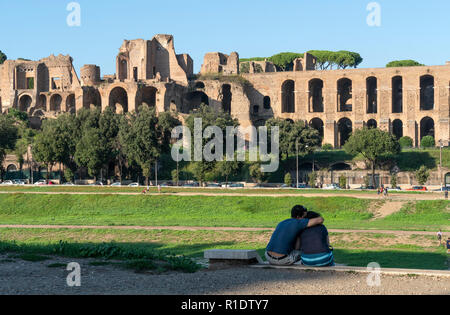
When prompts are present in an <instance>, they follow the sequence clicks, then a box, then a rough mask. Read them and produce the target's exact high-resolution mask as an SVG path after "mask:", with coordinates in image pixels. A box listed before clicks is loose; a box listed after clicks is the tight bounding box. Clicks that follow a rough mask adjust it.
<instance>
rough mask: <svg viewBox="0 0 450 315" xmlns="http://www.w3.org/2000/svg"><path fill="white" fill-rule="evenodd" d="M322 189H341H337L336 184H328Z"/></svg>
mask: <svg viewBox="0 0 450 315" xmlns="http://www.w3.org/2000/svg"><path fill="white" fill-rule="evenodd" d="M322 189H330V190H333V189H341V187H339V185H338V184H328V185H324V186H323V188H322Z"/></svg>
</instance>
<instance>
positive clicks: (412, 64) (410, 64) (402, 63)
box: [386, 60, 424, 68]
mask: <svg viewBox="0 0 450 315" xmlns="http://www.w3.org/2000/svg"><path fill="white" fill-rule="evenodd" d="M417 66H424V65H423V64H421V63H419V62H417V61H415V60H394V61H391V62H389V63H388V64H387V65H386V68H393V67H417Z"/></svg>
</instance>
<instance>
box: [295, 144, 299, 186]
mask: <svg viewBox="0 0 450 315" xmlns="http://www.w3.org/2000/svg"><path fill="white" fill-rule="evenodd" d="M295 149H296V152H297V154H296V158H297V176H296V179H297V185H296V186H295V188H298V139H296V140H295Z"/></svg>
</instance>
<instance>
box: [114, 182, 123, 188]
mask: <svg viewBox="0 0 450 315" xmlns="http://www.w3.org/2000/svg"><path fill="white" fill-rule="evenodd" d="M113 186H122V183H119V182H117V183H112V184H111V187H113Z"/></svg>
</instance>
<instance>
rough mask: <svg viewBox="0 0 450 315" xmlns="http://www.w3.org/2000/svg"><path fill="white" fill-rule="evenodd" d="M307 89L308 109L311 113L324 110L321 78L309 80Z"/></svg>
mask: <svg viewBox="0 0 450 315" xmlns="http://www.w3.org/2000/svg"><path fill="white" fill-rule="evenodd" d="M308 91H309V97H308V104H309V111H310V112H313V113H322V112H323V111H324V105H323V80H322V79H318V78H315V79H311V80H309V82H308Z"/></svg>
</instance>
